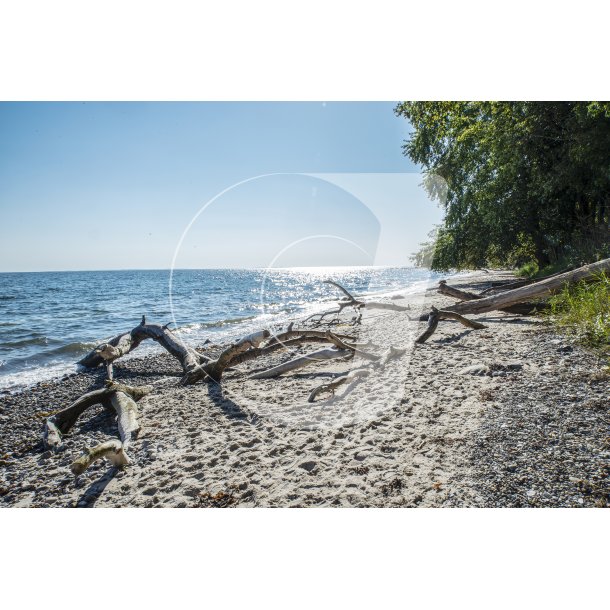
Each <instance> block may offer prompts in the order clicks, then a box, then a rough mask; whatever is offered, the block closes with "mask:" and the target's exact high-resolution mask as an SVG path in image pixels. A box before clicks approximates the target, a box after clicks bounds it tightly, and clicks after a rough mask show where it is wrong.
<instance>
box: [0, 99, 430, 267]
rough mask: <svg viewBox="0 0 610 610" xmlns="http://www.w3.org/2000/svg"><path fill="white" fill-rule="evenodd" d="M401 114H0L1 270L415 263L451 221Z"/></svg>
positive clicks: (223, 109)
mask: <svg viewBox="0 0 610 610" xmlns="http://www.w3.org/2000/svg"><path fill="white" fill-rule="evenodd" d="M394 106H395V102H387V103H382V102H371V103H369V102H363V103H359V102H345V103H341V102H329V103H323V102H320V103H313V102H308V103H295V102H286V103H283V102H276V103H244V102H240V103H207V102H204V103H3V104H0V271H36V270H76V269H135V268H142V269H146V268H149V269H166V268H169V267H170V266H171V265H172V261H173V260H174V255H176V256H175V262H176V266H178V267H225V266H227V267H266V266H268V265H270V264H273V265H274V266H310V265H342V264H381V265H405V264H408V255H409V254H410V253H411V252H413V251H414V250H415V249H416V248H417V244H418V243H419V242H420V241H422V240H423V239H425V236H426V234H427V232H428V231H429V230H430V229H431V228H432V226H433V224H435V223H438V222H439V221H440V218H441V212H440V210H439V208H438V206H437V205H436V204H433V203H431V202H429V201H427V198H426V197H425V195H424V193H423V190H422V189H421V188H420V187H419V184H420V182H421V179H420V177H419V176H418V174H417V172H418V168H417V167H415V166H413V165H412V164H411V163H410V161H409V160H408V159H406V158H405V157H404V156H403V155H402V151H401V144H402V142H403V140H404V139H405V138H406V137H407V135H408V132H409V125H408V123H407V122H406V121H405V120H404V119H401V118H397V117H396V116H395V115H394V113H393V107H394ZM270 174H273V175H270ZM261 175H264V177H261V178H256V177H257V176H261ZM236 183H241V184H238V185H237V186H233V185H235V184H236ZM231 187H233V188H231ZM225 190H226V192H225V193H224V194H222V195H220V196H219V197H217V198H216V199H215V200H214V201H213V203H211V204H209V205H208V206H207V207H205V206H206V203H208V202H209V201H210V200H211V199H213V198H215V197H216V196H217V195H219V194H220V193H222V192H223V191H225ZM204 207H205V209H204V210H203V211H201V210H202V208H204ZM198 214H199V215H198ZM189 225H190V228H189ZM187 228H188V231H186V233H185V230H186V229H187ZM182 238H183V239H182ZM181 240H182V241H181ZM178 245H180V247H179V248H178V250H177V247H178Z"/></svg>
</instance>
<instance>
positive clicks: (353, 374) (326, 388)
mask: <svg viewBox="0 0 610 610" xmlns="http://www.w3.org/2000/svg"><path fill="white" fill-rule="evenodd" d="M370 374H371V369H370V368H363V369H355V370H353V371H350V372H349V373H348V374H347V375H345V376H344V377H339V379H336V380H335V381H331V382H330V383H323V384H322V385H319V386H318V387H316V388H314V389H313V390H312V391H311V393H310V394H309V397H308V398H307V402H314V401H315V399H316V397H317V396H318V394H321V393H322V392H330V393H331V394H334V393H335V390H336V389H337V388H338V387H340V386H342V385H343V384H348V385H349V386H351V385H353V384H354V383H356V382H358V381H360V380H361V379H362V378H364V377H368V376H369V375H370Z"/></svg>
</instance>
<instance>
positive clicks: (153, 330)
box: [78, 316, 208, 376]
mask: <svg viewBox="0 0 610 610" xmlns="http://www.w3.org/2000/svg"><path fill="white" fill-rule="evenodd" d="M146 339H152V340H153V341H156V342H157V343H159V344H160V345H162V346H163V347H164V348H165V349H166V350H167V351H168V352H169V353H170V354H171V355H172V356H174V358H176V359H177V360H178V361H179V362H180V364H181V365H182V370H183V372H184V373H185V374H187V373H188V372H189V371H191V370H193V369H195V368H197V367H198V366H199V365H201V364H202V363H204V362H207V360H208V358H207V356H204V355H203V354H200V353H199V352H197V351H195V350H194V349H193V348H192V347H189V346H188V345H186V343H184V342H183V341H181V340H180V339H179V338H178V337H177V336H176V335H175V334H174V333H173V332H172V331H171V330H169V328H168V325H165V326H161V325H160V324H147V323H146V317H145V316H142V321H141V322H140V324H138V326H136V327H135V328H134V329H132V330H130V331H129V332H126V333H123V334H121V335H117V336H116V337H113V338H112V339H110V340H109V341H107V342H106V343H102V344H100V345H98V346H97V347H95V348H94V349H93V350H92V351H91V352H89V353H88V354H87V355H86V356H84V357H83V358H81V359H80V360H79V361H78V364H80V365H81V366H84V367H87V368H95V367H98V366H100V365H101V364H106V366H107V367H108V374H109V376H110V375H112V363H113V362H114V361H115V360H117V359H118V358H120V357H121V356H124V355H125V354H129V353H130V352H132V351H133V350H134V349H136V347H138V345H140V343H142V341H144V340H146Z"/></svg>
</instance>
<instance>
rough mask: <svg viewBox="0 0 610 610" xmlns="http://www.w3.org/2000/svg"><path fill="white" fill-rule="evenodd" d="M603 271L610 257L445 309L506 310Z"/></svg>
mask: <svg viewBox="0 0 610 610" xmlns="http://www.w3.org/2000/svg"><path fill="white" fill-rule="evenodd" d="M603 271H606V272H608V271H610V258H606V259H604V260H602V261H599V262H597V263H592V264H590V265H584V266H583V267H579V268H578V269H575V270H573V271H567V272H566V273H560V274H559V275H555V276H553V277H549V278H546V279H544V280H541V281H539V282H536V283H534V284H529V285H527V286H522V287H520V288H515V289H514V290H508V291H506V292H501V293H500V294H495V295H493V296H489V297H484V298H481V299H475V300H472V301H466V302H463V303H457V304H456V305H452V306H451V307H446V308H445V309H446V310H447V311H452V312H455V313H460V314H478V313H487V312H488V311H496V310H500V309H502V310H506V308H507V307H510V306H513V305H516V304H520V303H524V302H527V301H530V300H531V299H542V298H545V297H548V296H550V295H551V294H553V293H554V292H557V291H558V290H561V289H562V288H563V287H564V286H565V285H566V284H570V283H573V282H578V281H580V280H585V279H589V278H591V277H593V276H595V275H596V274H599V273H602V272H603Z"/></svg>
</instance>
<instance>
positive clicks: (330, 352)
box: [249, 348, 354, 379]
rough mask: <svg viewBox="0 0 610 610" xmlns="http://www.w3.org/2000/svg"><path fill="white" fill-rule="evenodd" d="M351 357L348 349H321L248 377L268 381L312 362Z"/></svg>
mask: <svg viewBox="0 0 610 610" xmlns="http://www.w3.org/2000/svg"><path fill="white" fill-rule="evenodd" d="M353 355H354V352H353V351H352V350H349V349H328V348H327V349H322V350H318V351H316V352H311V353H310V354H306V355H304V356H299V357H298V358H294V359H293V360H289V361H288V362H284V363H283V364H278V365H277V366H274V367H271V368H270V369H265V370H264V371H259V372H258V373H254V374H252V375H250V377H249V378H250V379H269V378H272V377H279V376H280V375H283V374H284V373H288V372H290V371H295V370H297V369H301V368H303V367H305V366H308V365H310V364H313V363H314V362H319V361H320V360H333V359H335V358H351V357H352V356H353Z"/></svg>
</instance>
